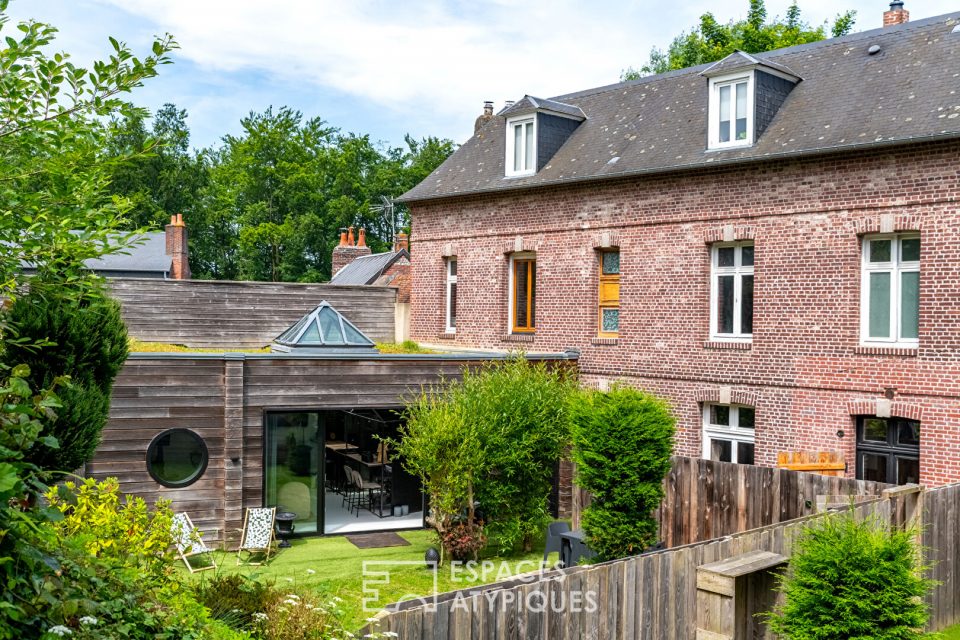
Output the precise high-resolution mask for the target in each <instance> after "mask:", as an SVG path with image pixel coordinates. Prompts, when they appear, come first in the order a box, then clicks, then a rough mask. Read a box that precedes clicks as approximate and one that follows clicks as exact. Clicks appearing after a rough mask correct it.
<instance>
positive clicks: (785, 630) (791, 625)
mask: <svg viewBox="0 0 960 640" xmlns="http://www.w3.org/2000/svg"><path fill="white" fill-rule="evenodd" d="M916 533H917V532H916V531H915V530H912V529H906V530H904V529H891V528H890V526H889V525H888V524H885V523H881V522H880V521H879V520H877V519H876V518H867V519H864V520H858V519H857V518H856V517H855V516H853V515H852V514H849V513H844V514H839V515H832V516H828V517H825V518H821V519H819V520H817V521H815V522H814V523H812V524H810V525H809V527H808V528H807V529H806V530H805V531H804V532H803V533H802V534H801V535H800V537H799V539H798V540H797V541H796V544H795V546H794V552H793V555H792V556H791V558H790V565H789V567H788V570H787V572H786V574H784V576H783V577H782V578H781V581H780V590H781V592H782V593H783V596H784V603H783V605H782V606H781V607H780V608H779V609H778V610H777V611H775V612H774V614H773V615H771V616H769V617H768V620H769V624H770V628H771V629H772V630H773V631H774V632H776V633H777V634H779V636H780V637H781V638H785V639H786V640H828V639H830V640H832V639H834V638H853V639H863V640H866V639H867V638H869V639H871V640H914V639H918V638H927V637H931V638H932V637H935V636H932V635H929V634H926V633H924V632H923V628H924V626H925V625H926V622H927V615H928V614H927V607H926V605H925V604H924V601H923V597H924V595H926V593H927V591H928V590H929V589H930V587H931V586H932V583H931V582H930V581H929V580H926V579H925V578H923V571H924V567H922V566H921V553H920V548H919V545H918V544H917V543H916Z"/></svg>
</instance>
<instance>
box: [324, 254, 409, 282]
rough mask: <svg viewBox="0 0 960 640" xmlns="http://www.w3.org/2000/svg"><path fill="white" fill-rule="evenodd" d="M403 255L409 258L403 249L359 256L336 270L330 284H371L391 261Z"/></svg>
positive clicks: (387, 267)
mask: <svg viewBox="0 0 960 640" xmlns="http://www.w3.org/2000/svg"><path fill="white" fill-rule="evenodd" d="M404 257H405V258H407V259H408V260H409V259H410V254H409V253H408V252H407V251H405V250H400V251H388V252H386V253H373V254H370V255H368V256H360V257H359V258H357V259H355V260H354V261H353V262H350V263H348V264H347V265H345V266H344V267H343V268H341V269H340V270H339V271H337V272H336V273H335V274H334V275H333V277H332V278H331V279H330V284H351V285H357V284H373V283H374V282H376V281H377V278H379V277H380V276H381V275H382V274H383V272H384V271H386V270H387V269H389V268H390V266H391V265H392V264H393V263H395V262H396V261H397V260H399V259H400V258H404Z"/></svg>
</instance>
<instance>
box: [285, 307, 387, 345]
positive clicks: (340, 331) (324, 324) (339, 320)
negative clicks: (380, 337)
mask: <svg viewBox="0 0 960 640" xmlns="http://www.w3.org/2000/svg"><path fill="white" fill-rule="evenodd" d="M270 350H271V351H274V352H280V353H374V352H376V349H375V347H374V344H373V340H371V339H370V338H368V337H367V336H365V335H363V332H362V331H360V330H359V329H357V327H356V326H354V324H353V323H352V322H350V321H349V320H347V319H346V318H344V317H343V316H342V315H341V314H340V312H339V311H337V310H336V309H334V308H333V307H331V306H330V303H329V302H327V301H326V300H324V301H323V302H321V303H320V304H319V305H317V307H316V308H315V309H314V310H313V311H311V312H310V313H308V314H307V315H305V316H303V317H302V318H300V320H299V321H297V323H296V324H294V325H293V326H292V327H290V328H289V329H287V330H286V331H284V332H283V333H281V334H280V335H279V336H277V338H276V339H274V341H273V344H272V345H271V346H270Z"/></svg>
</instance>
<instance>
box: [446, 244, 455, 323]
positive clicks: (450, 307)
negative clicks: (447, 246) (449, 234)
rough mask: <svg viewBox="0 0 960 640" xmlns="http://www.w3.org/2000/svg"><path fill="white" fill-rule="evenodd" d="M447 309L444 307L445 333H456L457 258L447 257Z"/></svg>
mask: <svg viewBox="0 0 960 640" xmlns="http://www.w3.org/2000/svg"><path fill="white" fill-rule="evenodd" d="M446 287H447V296H446V297H447V309H446V330H447V333H456V331H457V259H456V258H448V259H447V283H446Z"/></svg>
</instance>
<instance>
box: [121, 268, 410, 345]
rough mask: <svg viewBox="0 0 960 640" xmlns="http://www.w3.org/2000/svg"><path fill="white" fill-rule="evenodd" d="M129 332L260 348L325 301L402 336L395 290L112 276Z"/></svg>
mask: <svg viewBox="0 0 960 640" xmlns="http://www.w3.org/2000/svg"><path fill="white" fill-rule="evenodd" d="M107 282H108V283H109V285H110V291H111V293H112V295H113V296H114V297H115V298H117V299H118V300H120V305H121V312H122V314H123V319H124V322H126V324H127V329H128V330H129V331H130V335H131V336H133V337H134V338H137V339H140V340H144V341H147V342H166V343H172V344H182V345H186V346H188V347H217V348H227V349H229V348H258V347H262V346H264V345H267V344H269V343H270V341H271V340H273V339H274V338H275V337H277V336H278V335H280V333H281V332H283V331H284V330H285V329H287V328H288V327H290V326H291V325H292V324H293V323H294V322H296V321H297V320H299V319H300V318H301V316H303V315H304V314H305V313H307V312H308V311H310V310H311V309H313V308H314V307H316V306H317V305H318V304H320V303H321V302H322V301H323V300H326V301H327V302H329V303H330V304H331V305H333V306H334V307H335V308H336V309H337V311H339V312H340V313H342V314H343V315H344V316H345V317H346V318H347V319H348V320H350V321H351V322H353V323H354V324H355V325H357V327H358V328H359V329H360V330H361V331H363V332H364V333H366V334H367V335H368V336H369V337H370V338H371V339H372V340H375V341H377V342H392V341H393V340H394V337H395V335H396V327H395V324H394V322H395V309H396V305H395V303H396V297H397V293H396V289H392V288H390V287H373V286H357V287H348V286H339V285H331V284H298V283H290V282H227V281H214V280H159V279H154V278H110V279H108V281H107Z"/></svg>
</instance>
